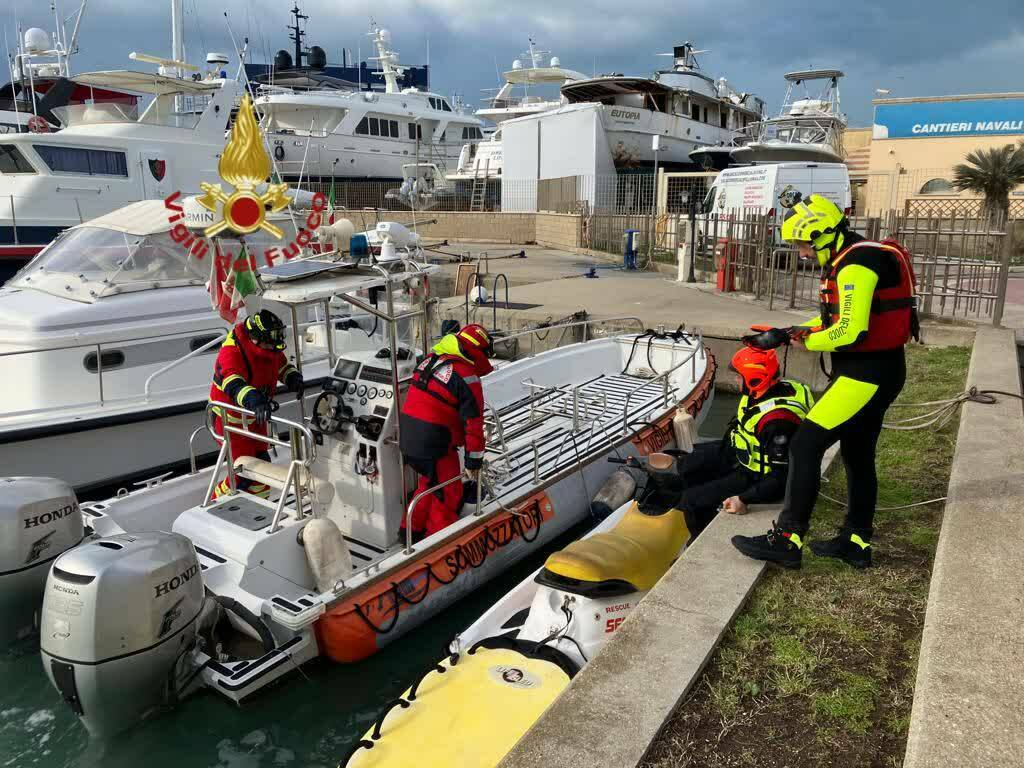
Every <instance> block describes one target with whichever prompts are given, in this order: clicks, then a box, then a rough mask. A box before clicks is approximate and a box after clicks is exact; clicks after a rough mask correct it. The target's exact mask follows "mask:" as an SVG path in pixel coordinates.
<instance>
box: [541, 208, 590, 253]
mask: <svg viewBox="0 0 1024 768" xmlns="http://www.w3.org/2000/svg"><path fill="white" fill-rule="evenodd" d="M534 221H535V226H536V236H535V237H534V240H535V241H536V242H537V244H538V245H544V246H548V247H550V248H570V249H572V248H579V247H580V217H579V216H576V215H573V214H568V213H537V214H534Z"/></svg>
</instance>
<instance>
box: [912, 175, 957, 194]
mask: <svg viewBox="0 0 1024 768" xmlns="http://www.w3.org/2000/svg"><path fill="white" fill-rule="evenodd" d="M920 194H922V195H953V194H956V190H955V189H954V188H953V184H952V183H951V182H950V181H948V180H947V179H931V180H930V181H926V182H925V184H924V186H923V187H921V192H920Z"/></svg>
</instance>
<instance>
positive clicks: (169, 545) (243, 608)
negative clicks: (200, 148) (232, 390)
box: [0, 261, 715, 734]
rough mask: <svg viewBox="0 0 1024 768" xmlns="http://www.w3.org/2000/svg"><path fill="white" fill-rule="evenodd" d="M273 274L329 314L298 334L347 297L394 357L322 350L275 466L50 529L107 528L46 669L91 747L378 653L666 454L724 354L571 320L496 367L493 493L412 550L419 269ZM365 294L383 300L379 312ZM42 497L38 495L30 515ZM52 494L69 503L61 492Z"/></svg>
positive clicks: (203, 478) (698, 406)
mask: <svg viewBox="0 0 1024 768" xmlns="http://www.w3.org/2000/svg"><path fill="white" fill-rule="evenodd" d="M264 281H265V283H266V284H267V288H266V291H265V292H264V295H263V300H264V302H265V303H267V304H268V305H271V306H279V307H283V308H284V310H285V311H284V312H283V313H282V314H283V316H287V315H288V310H291V312H292V316H296V315H297V313H298V311H299V310H300V309H303V308H306V309H309V308H310V307H318V308H319V309H318V311H319V312H320V314H321V319H322V320H323V324H324V328H323V329H320V330H319V331H318V329H317V328H314V327H307V328H304V329H301V330H300V333H304V334H306V335H307V337H308V336H309V335H313V336H315V335H316V334H317V333H318V332H320V333H322V334H323V335H324V336H325V337H326V338H327V339H328V341H329V340H330V338H331V335H330V333H329V331H328V329H329V328H330V327H331V325H332V324H333V323H334V319H333V317H332V313H335V312H337V311H338V310H339V308H340V307H339V305H347V304H351V305H352V306H355V307H357V308H359V309H360V310H362V311H365V312H368V313H371V314H374V315H376V316H378V317H379V318H380V319H381V321H382V322H383V323H387V324H390V326H391V328H392V332H391V333H388V334H387V337H388V340H389V343H388V346H386V347H383V348H382V349H379V350H369V351H360V352H350V353H347V354H344V355H343V356H340V357H339V356H336V355H335V354H334V350H333V348H332V345H330V344H329V343H328V345H327V346H328V348H329V352H328V354H329V357H330V360H329V367H330V370H331V371H332V375H331V376H330V377H329V378H328V380H327V381H326V383H325V384H324V387H323V389H322V391H320V392H316V393H307V395H306V398H305V403H304V405H305V408H304V410H305V411H308V417H306V416H305V415H304V417H303V418H301V419H299V420H296V421H289V420H285V419H282V418H278V417H276V416H275V417H274V419H273V430H272V434H273V435H275V437H273V438H272V439H271V442H272V443H273V444H274V445H275V446H276V448H277V450H278V456H277V457H276V459H275V460H274V461H273V462H261V461H258V460H254V459H252V458H246V459H240V460H238V461H237V462H233V461H232V460H231V453H230V437H231V434H233V433H235V434H237V432H233V431H232V430H234V428H229V432H228V440H226V441H225V445H224V447H223V449H222V451H221V455H220V457H219V459H218V461H217V464H216V465H215V466H214V467H211V468H208V469H204V470H197V471H194V472H192V473H190V474H187V475H184V476H181V477H178V478H172V479H169V480H165V481H163V482H161V483H159V484H157V485H154V486H152V487H149V488H146V489H142V490H140V491H137V492H134V493H130V494H127V495H125V496H121V497H118V498H115V499H111V500H109V501H107V502H104V503H101V504H92V505H84V506H83V507H82V515H81V518H80V519H77V521H76V516H75V515H66V516H64V517H61V518H60V519H59V520H55V521H54V523H53V524H55V525H59V526H67V528H68V530H67V531H63V530H62V531H61V534H60V535H58V536H55V537H54V538H53V539H52V541H54V542H55V544H54V549H58V548H59V545H58V544H57V543H56V542H58V541H64V542H68V544H69V545H74V544H75V542H77V541H78V540H79V539H80V538H81V525H82V523H83V522H84V523H85V525H87V526H88V527H89V528H90V529H91V530H92V535H91V536H87V537H86V539H85V541H84V542H83V543H82V544H79V545H77V546H72V547H71V548H70V549H69V550H68V551H65V552H64V553H63V554H61V555H60V556H59V557H57V559H56V560H55V561H54V563H53V566H52V569H51V570H50V574H49V579H48V581H47V584H46V588H45V594H44V597H43V606H42V616H41V623H42V635H41V636H42V643H41V645H42V654H43V659H44V664H45V667H46V670H47V673H48V674H49V675H50V678H51V680H52V681H53V684H54V685H55V687H56V688H57V689H58V690H59V691H60V693H61V694H62V696H63V698H64V699H65V700H66V701H67V702H68V703H69V705H70V706H71V707H72V709H73V710H74V711H75V712H76V713H77V714H78V715H79V717H80V718H81V720H82V722H83V724H84V725H85V726H86V727H87V728H88V729H89V730H90V731H91V732H93V733H95V734H110V733H113V732H116V731H118V730H122V729H124V728H127V727H129V726H130V725H132V724H133V723H134V722H137V721H138V720H139V719H141V718H142V717H144V716H145V715H146V714H147V713H148V712H150V711H152V710H154V709H156V708H159V707H160V706H161V705H163V704H165V703H166V702H167V699H168V696H170V697H171V698H172V699H173V700H178V699H180V698H181V697H183V696H185V695H187V694H188V693H190V692H191V691H193V690H196V689H198V688H200V687H203V686H206V687H208V688H210V689H212V690H214V691H217V692H219V693H221V694H223V695H224V696H226V697H228V698H230V699H232V700H234V701H236V702H237V701H241V700H244V699H245V698H247V697H248V696H251V695H252V694H254V693H256V692H257V691H259V690H260V689H262V688H264V687H265V686H266V685H268V684H269V683H271V682H273V681H275V680H276V679H278V678H280V677H281V676H283V675H285V674H286V673H287V672H289V671H292V670H294V669H295V668H296V666H297V665H299V664H302V663H304V662H306V661H309V660H311V659H314V658H316V657H318V656H325V657H327V658H329V659H331V660H332V661H336V662H341V663H352V662H358V661H360V660H362V659H365V658H367V657H368V656H371V655H372V654H374V653H375V652H376V651H377V650H379V649H380V648H382V647H383V646H385V645H387V644H388V643H390V642H392V641H394V640H395V639H397V638H399V637H401V636H402V635H403V634H405V633H406V632H408V631H409V630H410V629H412V628H414V627H416V626H417V625H419V624H421V623H423V622H425V621H427V620H428V619H430V617H432V616H433V615H434V614H436V613H438V612H439V611H441V610H442V609H444V608H445V607H447V606H449V605H451V604H452V603H454V602H455V601H456V600H458V599H459V598H461V597H462V596H463V595H465V594H467V593H469V592H470V591H472V590H473V589H475V588H477V587H479V586H480V585H482V584H483V583H485V582H487V581H488V580H490V579H491V578H493V577H495V576H497V575H499V574H501V573H503V572H505V571H506V570H507V569H508V568H509V567H510V566H512V565H513V564H515V563H516V562H518V561H520V560H521V559H522V558H524V557H526V556H527V555H528V554H530V553H532V552H535V551H537V550H539V549H541V548H542V547H544V546H545V545H546V544H548V543H549V542H551V541H552V540H553V539H554V538H555V537H556V536H558V535H559V534H561V533H563V532H565V531H566V530H568V529H569V528H570V527H572V526H573V525H575V524H577V523H579V522H580V521H582V520H583V519H584V518H585V517H586V516H587V515H588V514H589V506H590V501H591V497H592V493H593V492H595V491H596V490H597V489H598V488H600V487H601V486H602V484H603V483H604V481H605V480H606V479H607V478H608V476H609V475H610V473H611V472H612V470H613V468H614V467H613V466H612V465H611V464H609V463H608V462H607V461H606V458H608V457H609V456H618V457H627V456H633V457H639V456H645V455H648V454H650V453H652V452H657V451H660V450H662V449H664V448H671V447H672V446H673V445H674V441H675V432H676V429H682V428H684V425H683V423H682V422H688V421H689V420H690V419H693V420H695V421H696V422H698V423H699V422H700V421H702V419H703V418H704V416H705V415H706V413H707V410H708V407H709V404H710V402H711V399H712V397H713V385H714V378H715V361H714V357H713V356H712V354H711V352H710V351H709V350H708V349H707V348H706V347H705V346H704V344H703V341H702V339H701V337H700V336H699V335H696V334H687V333H684V332H681V331H679V332H675V333H664V332H654V331H647V332H634V333H618V334H613V333H611V332H610V331H604V330H602V329H601V327H600V323H599V322H598V323H595V322H593V321H591V322H590V323H589V324H587V323H586V322H579V323H569V324H566V328H565V332H564V334H563V335H564V336H567V337H569V338H572V337H573V336H574V335H576V336H577V338H578V337H581V336H582V337H583V338H587V337H588V336H589V337H590V338H589V340H585V341H581V342H576V343H572V344H569V345H568V346H564V347H559V348H555V349H550V350H547V351H544V352H541V353H538V354H536V355H533V356H530V357H527V358H524V359H520V360H516V361H513V362H501V363H498V365H497V367H496V369H495V371H494V372H493V373H491V374H490V375H489V376H488V377H487V379H486V380H485V382H484V393H485V398H486V403H487V413H486V426H487V433H488V447H487V452H486V453H487V455H486V459H485V465H484V468H483V470H482V472H481V477H482V481H481V483H480V491H479V498H478V499H476V503H475V504H467V505H466V507H465V508H464V510H463V513H462V516H461V518H460V519H459V520H458V521H457V522H456V523H454V524H452V525H451V526H449V527H448V528H447V529H445V530H442V531H439V532H438V533H436V534H434V535H432V536H430V537H428V538H426V539H424V540H422V541H419V542H417V543H416V544H415V545H414V544H413V543H412V542H411V541H406V540H401V539H400V535H399V528H400V526H401V524H402V521H403V520H404V519H405V518H406V517H407V516H408V515H410V514H411V513H412V509H413V508H414V506H415V504H417V503H418V498H419V497H413V498H410V497H411V495H412V494H411V492H410V490H411V489H412V488H413V480H414V478H413V474H412V473H411V471H410V470H408V469H407V468H406V467H405V466H404V464H403V462H402V460H401V456H400V454H399V451H398V447H397V444H398V441H397V437H398V429H399V425H398V411H399V406H400V403H401V401H402V397H403V394H404V392H405V390H406V387H407V386H408V381H409V379H410V377H411V374H412V370H413V367H414V365H415V363H416V355H415V354H413V353H412V352H410V348H412V347H413V346H414V345H415V346H421V345H420V344H418V342H419V340H421V339H423V338H424V337H425V334H426V322H425V319H424V314H423V313H424V311H425V296H423V293H424V292H422V291H419V296H420V297H421V298H422V299H423V302H424V303H421V304H420V305H419V307H418V309H413V310H409V311H401V312H399V311H395V310H394V303H393V298H392V296H393V293H394V292H395V291H396V289H402V288H405V289H409V290H410V291H411V292H414V293H415V292H416V291H417V286H418V285H422V283H423V280H422V275H421V273H420V272H419V270H418V268H417V266H416V265H415V264H413V263H410V262H399V263H392V264H390V265H383V264H376V265H366V264H338V263H319V262H315V261H313V262H304V265H303V266H302V267H301V268H299V269H298V270H296V269H295V268H289V269H283V270H281V273H280V274H277V275H275V274H273V271H272V273H271V274H269V275H264ZM371 289H372V291H371ZM368 291H370V292H371V293H376V294H379V297H384V298H386V301H383V300H378V302H377V303H376V304H371V303H370V302H369V301H367V300H366V299H365V294H366V293H367V292H368ZM419 320H422V321H423V322H419ZM406 321H408V325H411V326H412V327H418V329H419V330H418V331H417V333H416V337H415V338H413V339H411V340H409V347H405V346H403V344H402V341H401V339H400V338H399V336H400V334H399V333H398V332H397V329H398V323H399V322H406ZM623 321H624V319H622V318H618V319H617V322H618V327H619V328H622V327H623ZM635 322H636V323H637V324H638V325H639V322H638V321H635ZM556 328H557V326H556ZM641 328H642V326H641ZM545 330H547V329H545ZM529 333H531V331H524V332H522V333H521V334H520V335H523V334H529ZM296 362H297V363H298V364H299V365H302V364H304V363H306V362H308V361H302V360H300V361H296ZM229 407H230V406H229ZM239 412H240V413H242V414H243V415H245V413H246V412H244V411H242V410H241V409H239ZM249 415H250V416H251V414H249ZM685 428H686V429H687V430H688V429H689V425H688V424H687V425H685ZM238 429H239V430H243V431H244V428H242V427H240V428H238ZM183 437H184V436H183ZM225 475H227V476H228V478H229V479H230V480H231V481H232V486H233V487H234V486H235V481H236V480H237V478H239V477H242V478H245V477H248V478H254V479H259V480H260V481H261V482H263V483H266V484H268V485H271V486H272V487H274V488H275V489H276V491H275V494H276V495H275V496H272V498H271V499H270V500H266V499H261V498H258V497H255V496H252V495H249V494H247V493H245V492H243V491H237V492H235V493H233V494H231V495H228V496H225V497H221V498H220V499H218V500H216V501H209V500H208V499H209V496H210V490H211V489H212V488H213V487H214V486H215V485H216V484H217V483H219V482H220V481H221V480H222V479H223V478H224V477H225ZM45 490H46V489H45V488H41V487H40V485H39V484H38V483H36V484H34V485H33V486H32V488H31V493H32V494H34V495H35V496H36V497H38V498H36V499H35V501H37V502H38V501H41V500H42V499H43V497H44V496H46V493H45ZM51 490H52V493H51V494H50V496H51V497H52V499H53V502H54V503H57V501H59V500H63V501H62V506H61V508H63V507H64V506H67V500H66V498H65V497H66V496H67V494H68V493H70V491H69V490H68V489H67V487H66V486H63V485H62V484H59V483H54V487H53V489H51ZM11 491H12V493H15V492H16V488H15V489H11ZM25 495H26V497H27V496H28V489H26V494H25ZM11 497H12V496H9V498H11ZM47 498H49V497H47ZM25 501H26V504H25V505H24V506H25V508H26V509H28V508H31V509H35V510H36V511H37V512H38V504H36V505H35V506H33V505H32V504H29V503H28V502H29V501H32V500H31V499H28V498H26V499H25ZM72 501H73V499H72ZM76 524H77V526H79V527H78V528H77V529H75V530H72V529H74V528H75V526H76ZM30 545H31V542H29V541H27V540H26V542H25V547H26V551H28V547H29V546H30ZM48 554H49V555H50V556H52V555H53V554H54V552H53V551H51V552H49V553H48ZM69 591H71V592H73V595H72V594H71V592H69ZM0 602H2V601H0ZM69 612H73V613H74V616H73V617H72V616H71V615H70V614H69ZM168 681H171V683H172V684H170V685H169V684H168Z"/></svg>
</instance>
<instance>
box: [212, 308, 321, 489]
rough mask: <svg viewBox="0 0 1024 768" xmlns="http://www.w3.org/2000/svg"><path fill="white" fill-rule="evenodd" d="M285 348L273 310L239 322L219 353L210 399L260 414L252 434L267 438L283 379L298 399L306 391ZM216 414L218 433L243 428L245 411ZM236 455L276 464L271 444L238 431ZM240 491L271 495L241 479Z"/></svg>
mask: <svg viewBox="0 0 1024 768" xmlns="http://www.w3.org/2000/svg"><path fill="white" fill-rule="evenodd" d="M284 348H285V325H284V323H283V322H281V318H279V317H278V316H277V315H275V314H274V313H273V312H271V311H270V310H268V309H263V310H260V311H259V312H257V313H256V314H255V315H250V316H249V317H247V318H246V319H245V322H244V323H239V324H238V325H236V326H235V327H234V328H233V329H232V330H231V332H230V333H228V337H227V338H226V339H225V340H224V343H223V344H222V345H221V348H220V352H219V353H218V354H217V362H216V364H215V365H214V370H213V384H212V386H211V387H210V401H211V402H214V403H231V404H233V405H240V406H242V407H243V408H245V409H246V410H249V411H252V412H253V413H254V414H256V416H255V423H253V421H254V420H253V419H249V425H248V427H247V429H248V431H249V432H254V433H256V434H260V435H266V434H267V423H268V421H269V420H270V413H271V408H272V405H271V403H272V402H273V397H274V393H275V392H276V390H277V383H278V381H280V382H283V383H284V385H285V386H286V387H288V389H289V390H291V391H292V392H294V393H295V394H296V397H302V391H303V389H304V387H305V384H304V382H303V380H302V374H301V373H299V371H298V369H296V368H295V366H294V365H292V364H291V363H289V362H288V358H287V357H286V356H285V354H284ZM215 410H216V413H217V417H216V419H215V421H214V429H215V430H216V432H217V434H219V435H223V434H224V431H223V430H224V424H225V423H227V424H228V425H229V426H232V427H239V428H241V426H242V415H241V414H240V413H237V412H235V411H229V410H225V409H215ZM231 454H232V457H233V458H234V459H238V458H239V457H241V456H256V457H258V458H261V459H263V460H264V461H270V454H269V453H268V451H267V444H266V443H265V442H263V441H261V440H259V439H257V438H252V437H246V436H244V435H239V434H236V433H232V434H231ZM238 487H239V489H241V490H244V491H247V492H249V493H253V494H256V495H258V496H263V497H264V498H265V497H267V496H269V495H270V488H269V487H268V486H266V485H263V484H261V483H254V482H252V481H250V480H247V479H244V478H239V480H238ZM229 489H230V485H229V483H228V480H227V479H226V478H225V479H224V481H223V482H222V483H220V485H218V486H217V488H216V489H215V490H214V493H213V495H214V498H217V497H218V496H220V495H221V494H223V493H226V492H227V491H228V490H229Z"/></svg>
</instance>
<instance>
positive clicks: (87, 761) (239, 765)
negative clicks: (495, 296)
mask: <svg viewBox="0 0 1024 768" xmlns="http://www.w3.org/2000/svg"><path fill="white" fill-rule="evenodd" d="M735 409H736V398H735V397H734V396H730V395H723V394H721V393H718V394H716V398H715V404H714V406H713V408H712V411H711V413H710V414H709V416H708V419H707V421H706V422H705V428H704V430H702V432H703V433H704V434H707V435H711V436H717V435H720V434H721V433H722V430H723V429H724V427H725V424H726V423H727V422H728V420H729V418H731V416H732V414H733V413H734V412H735ZM584 530H585V528H583V527H581V528H578V529H577V530H575V531H572V532H570V533H569V534H567V535H566V536H564V537H562V539H561V540H560V541H559V542H556V543H555V544H553V545H552V546H551V547H550V548H549V551H550V550H553V549H557V548H558V547H559V546H564V544H565V543H566V542H567V541H569V540H572V539H573V538H576V537H578V536H579V535H580V534H581V533H583V531H584ZM546 556H547V552H541V553H538V554H537V555H536V556H534V557H532V558H530V559H528V560H527V561H524V562H523V563H520V564H519V566H517V567H516V568H514V569H513V570H512V571H510V572H509V573H507V574H505V575H504V576H502V577H501V578H499V579H496V580H495V581H493V582H491V583H490V584H488V585H487V586H486V587H485V588H484V589H481V590H479V591H478V592H476V593H475V594H473V595H470V596H469V597H468V598H466V599H465V600H463V601H462V602H460V603H458V604H456V605H455V606H453V607H451V608H449V609H448V610H447V611H445V612H444V613H442V614H441V615H439V616H437V617H435V619H434V620H433V621H432V622H430V623H428V624H427V625H426V626H422V627H420V628H419V629H417V630H415V631H413V632H411V633H409V634H408V635H406V636H405V637H404V638H402V639H401V640H399V641H397V642H396V643H394V644H392V645H390V646H388V647H387V648H385V649H384V650H383V651H381V652H380V653H378V654H377V655H376V656H373V657H371V658H370V659H368V660H367V661H364V662H362V663H360V664H356V665H344V666H343V665H339V664H331V663H329V662H313V663H310V664H307V665H306V666H304V667H302V669H301V671H300V672H298V673H295V674H293V675H291V676H289V677H287V678H285V680H284V681H283V682H281V683H280V684H279V685H276V686H274V687H272V688H270V689H269V690H267V691H265V692H263V693H262V694H259V695H257V696H255V697H254V698H253V699H252V700H251V701H249V702H247V703H246V704H245V706H244V707H242V708H236V707H234V706H233V705H232V704H231V703H229V702H228V701H227V700H226V699H224V698H221V697H220V696H217V695H216V694H213V693H209V692H205V691H204V692H201V693H199V694H197V695H195V696H193V697H192V698H190V699H189V700H187V701H186V702H185V703H184V704H183V705H182V706H180V707H178V708H177V709H175V710H172V711H169V712H165V713H163V714H161V716H159V717H155V718H152V719H151V720H149V721H148V722H146V723H144V724H142V725H141V726H139V727H137V728H135V729H133V730H131V731H128V732H126V733H124V734H121V735H120V736H118V737H116V738H115V739H111V740H109V741H104V740H90V739H89V737H88V735H87V734H86V732H85V729H83V728H82V727H81V725H79V723H78V721H77V718H75V716H74V715H73V714H72V713H71V710H70V709H69V708H68V707H67V706H66V705H65V704H64V703H63V702H62V701H61V700H60V699H59V697H58V696H57V694H56V692H55V691H54V689H53V688H52V686H51V685H50V683H49V681H48V680H47V679H46V676H45V674H44V672H43V669H42V665H41V664H40V661H39V651H38V641H37V640H35V639H32V640H30V641H26V642H25V643H23V644H21V645H19V646H16V647H14V648H11V649H9V650H7V651H6V652H3V653H2V654H0V681H2V688H0V768H6V766H15V767H16V768H25V767H27V766H38V767H39V768H122V766H123V767H124V768H139V767H140V766H144V768H183V766H188V768H286V767H287V766H295V767H296V768H298V767H299V766H302V768H334V766H336V765H337V764H338V761H339V760H340V759H341V758H342V757H343V756H344V754H345V753H346V751H347V750H348V749H349V747H350V746H351V745H352V743H353V742H354V741H355V740H357V739H359V738H360V737H361V736H362V734H363V733H364V732H365V731H366V729H367V728H368V727H369V726H370V725H371V724H372V723H373V721H374V720H375V718H376V717H377V715H378V713H379V712H380V711H381V708H382V706H383V705H384V704H385V703H386V702H388V701H390V700H392V699H394V698H395V697H397V696H398V695H400V694H401V692H402V691H403V690H405V688H406V687H408V685H409V683H410V682H411V681H412V680H413V679H414V677H415V676H416V675H417V674H418V673H419V672H421V671H422V670H423V669H424V667H426V666H427V665H428V664H431V663H433V662H436V661H437V660H438V659H440V658H441V656H442V654H443V652H444V649H445V647H446V645H447V643H448V641H449V640H450V639H451V637H452V635H454V634H455V633H456V632H458V631H459V630H460V629H462V628H464V627H466V626H468V625H469V624H471V623H472V622H473V621H474V620H475V619H476V618H477V617H478V616H479V615H480V614H482V613H483V612H484V611H485V610H486V609H487V608H488V607H490V605H491V604H492V603H493V602H494V600H495V599H497V598H498V597H500V596H501V595H503V594H504V593H505V592H507V591H508V590H509V589H511V588H512V587H513V586H514V585H515V584H517V583H518V582H519V581H521V580H522V579H523V578H525V577H526V576H527V575H528V574H529V573H530V572H531V571H532V570H534V569H535V568H537V567H538V566H539V565H540V564H541V563H542V562H543V561H544V558H545V557H546Z"/></svg>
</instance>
